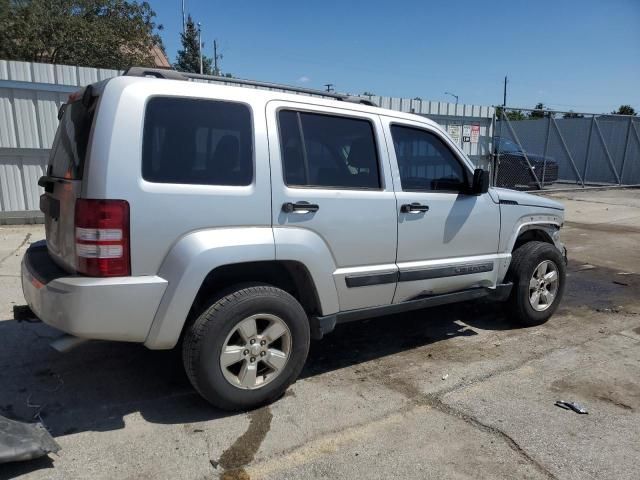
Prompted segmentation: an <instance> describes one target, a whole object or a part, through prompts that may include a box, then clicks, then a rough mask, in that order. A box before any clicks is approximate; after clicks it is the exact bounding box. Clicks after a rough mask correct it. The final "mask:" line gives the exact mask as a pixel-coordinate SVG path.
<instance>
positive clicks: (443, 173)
mask: <svg viewBox="0 0 640 480" xmlns="http://www.w3.org/2000/svg"><path fill="white" fill-rule="evenodd" d="M391 135H392V137H393V145H394V148H395V151H396V158H397V159H398V168H399V169H400V181H401V183H402V190H404V191H448V192H461V191H464V190H465V189H466V186H467V181H466V175H465V170H464V167H463V165H462V164H461V163H460V162H459V161H458V159H457V158H456V157H455V156H454V154H453V152H451V150H450V149H449V147H447V145H445V143H444V142H443V141H442V140H441V139H440V138H438V137H437V136H436V135H435V134H433V133H431V132H427V131H426V130H421V129H418V128H411V127H401V126H398V125H393V126H392V127H391Z"/></svg>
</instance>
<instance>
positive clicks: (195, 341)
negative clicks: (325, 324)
mask: <svg viewBox="0 0 640 480" xmlns="http://www.w3.org/2000/svg"><path fill="white" fill-rule="evenodd" d="M255 314H272V315H276V316H278V317H279V318H280V319H282V320H283V321H284V322H285V323H286V325H287V327H288V328H289V332H290V334H291V350H290V353H289V358H288V360H287V363H286V364H285V366H284V367H283V368H282V371H281V372H280V373H279V374H278V375H277V376H276V377H275V378H273V380H272V381H270V382H269V383H267V384H265V385H264V386H262V387H260V388H257V389H255V390H247V389H243V388H240V387H238V386H235V385H233V384H232V383H230V382H229V381H228V380H227V379H226V378H225V376H224V374H223V372H222V368H223V367H221V365H220V355H221V353H222V348H223V346H224V342H225V340H226V338H227V336H228V335H229V334H230V333H231V332H232V330H233V329H234V328H235V327H236V326H237V325H238V324H239V322H241V321H242V320H244V319H246V318H247V317H250V316H251V315H255ZM309 341H310V333H309V321H308V318H307V315H306V313H305V311H304V309H303V308H302V306H301V305H300V304H299V303H298V302H297V301H296V299H295V298H293V297H292V296H291V295H289V294H288V293H287V292H285V291H284V290H281V289H279V288H276V287H272V286H270V285H251V286H246V285H245V286H242V285H239V286H238V287H237V288H235V289H231V290H227V293H226V294H223V296H221V297H219V298H218V299H217V300H215V301H213V302H212V304H211V306H210V307H209V308H208V309H206V310H205V311H204V312H203V313H202V314H200V316H198V317H197V318H196V319H195V321H194V322H193V323H192V324H191V325H189V326H188V328H187V330H186V332H185V335H184V342H183V346H182V359H183V362H184V367H185V370H186V372H187V376H188V377H189V380H190V381H191V384H192V385H193V386H194V388H195V389H196V390H197V391H198V392H199V393H200V394H201V395H202V396H203V397H204V398H205V399H206V400H207V401H209V402H210V403H211V404H213V405H214V406H216V407H218V408H221V409H223V410H250V409H254V408H257V407H260V406H262V405H265V404H268V403H271V402H273V401H274V400H276V399H278V398H279V397H280V396H281V395H282V394H283V393H284V392H285V391H286V389H287V388H288V387H289V385H291V384H292V383H293V382H295V380H296V378H297V377H298V375H299V374H300V371H301V370H302V367H303V366H304V363H305V361H306V359H307V354H308V353H309Z"/></svg>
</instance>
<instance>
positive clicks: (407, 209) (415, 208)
mask: <svg viewBox="0 0 640 480" xmlns="http://www.w3.org/2000/svg"><path fill="white" fill-rule="evenodd" d="M400 211H401V212H402V213H424V212H428V211H429V206H428V205H422V204H421V203H418V202H413V203H405V204H404V205H402V206H401V207H400Z"/></svg>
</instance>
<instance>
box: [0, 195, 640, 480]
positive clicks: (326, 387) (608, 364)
mask: <svg viewBox="0 0 640 480" xmlns="http://www.w3.org/2000/svg"><path fill="white" fill-rule="evenodd" d="M553 197H554V198H557V199H559V200H560V201H562V202H564V203H565V205H566V207H567V224H566V227H565V228H564V229H563V238H564V240H565V242H566V243H567V246H568V249H569V258H570V264H569V274H568V279H567V292H566V294H565V298H564V301H563V303H562V305H561V307H560V309H559V311H558V312H557V313H556V314H555V316H554V317H553V318H552V319H551V320H550V321H549V322H548V323H547V324H545V325H543V326H540V327H535V328H518V327H517V326H516V325H513V324H511V323H510V322H509V321H508V319H506V318H505V317H504V315H503V314H502V312H501V310H500V309H499V308H498V307H496V306H495V305H492V304H488V303H483V302H470V303H464V304H459V305H455V306H448V307H442V308H436V309H431V310H424V311H420V312H412V313H410V314H403V315H396V316H391V317H385V318H378V319H375V320H370V321H363V322H357V323H352V324H347V325H342V326H339V327H338V328H337V330H336V331H335V332H334V333H333V334H331V335H329V336H327V337H326V338H325V339H324V340H322V341H319V342H314V343H313V344H312V348H311V353H310V357H309V360H308V362H307V365H306V367H305V370H304V371H303V374H302V377H301V379H300V380H298V382H297V383H296V384H294V385H293V386H292V387H291V388H290V389H289V391H288V392H287V394H285V396H284V397H283V398H281V399H280V400H279V401H277V402H275V403H274V404H273V405H271V406H268V407H264V408H261V409H258V410H255V411H252V412H247V413H236V414H230V413H226V412H221V411H218V410H215V409H213V408H211V407H209V406H208V405H207V404H206V403H205V402H204V401H203V400H201V399H200V397H199V396H198V395H197V394H196V393H195V392H194V391H193V389H192V388H191V386H190V385H189V383H188V381H187V379H186V377H185V374H184V373H183V371H182V366H181V362H180V358H179V355H178V353H177V352H172V351H168V352H162V351H160V352H158V351H155V352H154V351H149V350H146V349H145V348H144V347H142V346H139V345H134V344H119V343H109V342H89V343H86V344H83V345H81V346H80V347H78V348H77V349H75V350H73V351H71V352H68V353H66V354H59V353H57V352H55V351H54V350H52V349H51V348H50V347H49V346H48V344H49V342H50V341H51V340H52V339H53V338H55V337H56V336H57V335H58V333H57V332H56V331H55V330H53V329H51V328H49V327H48V326H46V325H44V324H42V323H40V322H37V321H35V320H34V319H32V318H29V317H28V315H27V316H26V317H25V316H24V315H22V311H21V309H20V308H18V309H17V311H16V313H17V319H16V318H14V306H17V307H19V306H21V305H23V304H24V299H23V297H22V293H21V289H20V278H19V262H20V259H21V255H22V254H23V253H24V250H25V248H26V247H27V246H28V244H29V243H30V242H31V241H36V240H39V239H41V238H43V236H44V232H43V229H42V227H41V226H13V227H0V259H1V260H0V414H2V415H5V416H7V417H10V418H14V419H18V420H26V421H33V420H34V419H41V420H42V421H43V422H44V424H45V425H46V427H47V428H48V429H49V430H50V432H51V433H52V435H53V436H54V437H55V438H56V441H57V442H58V443H59V444H60V445H61V447H62V450H61V451H60V452H59V454H58V455H52V456H50V457H48V458H44V459H41V460H36V461H31V462H24V463H15V464H6V465H0V478H2V479H4V478H16V477H17V478H24V479H75V478H78V479H81V478H92V479H103V478H104V479H112V478H136V479H138V478H154V479H164V478H166V479H169V478H171V479H177V478H180V479H182V478H184V479H205V478H206V479H217V478H221V479H260V478H268V479H299V478H310V479H314V478H332V479H335V478H367V479H389V478H406V479H412V478H415V479H422V478H439V479H440V478H531V479H537V478H558V479H590V478H598V479H602V478H611V479H627V478H628V479H637V478H638V476H639V472H640V470H639V469H638V460H637V459H638V457H639V456H640V375H639V374H638V372H639V371H640V248H638V247H639V246H640V190H631V189H627V190H607V191H587V192H575V193H563V194H559V193H558V194H553ZM556 400H567V401H577V402H579V403H580V404H582V405H584V406H585V407H586V408H587V410H588V411H589V414H588V415H578V414H576V413H574V412H572V411H568V410H563V409H561V408H558V407H556V406H554V402H555V401H556Z"/></svg>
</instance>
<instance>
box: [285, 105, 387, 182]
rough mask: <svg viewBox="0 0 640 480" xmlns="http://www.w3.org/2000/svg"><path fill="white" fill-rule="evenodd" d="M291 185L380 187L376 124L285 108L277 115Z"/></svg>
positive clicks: (287, 178)
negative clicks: (375, 134)
mask: <svg viewBox="0 0 640 480" xmlns="http://www.w3.org/2000/svg"><path fill="white" fill-rule="evenodd" d="M278 119H279V124H280V141H281V145H282V162H283V166H284V178H285V182H286V184H287V185H289V186H299V187H323V188H339V189H359V188H369V189H378V188H380V172H379V170H378V155H377V152H376V143H375V137H374V133H373V126H372V125H371V123H370V122H369V121H368V120H365V119H359V118H348V117H340V116H334V115H325V114H315V113H308V112H296V111H293V110H282V111H280V112H279V115H278Z"/></svg>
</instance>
